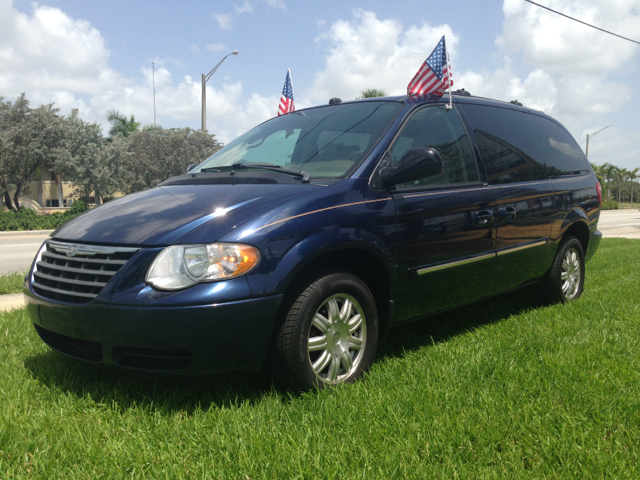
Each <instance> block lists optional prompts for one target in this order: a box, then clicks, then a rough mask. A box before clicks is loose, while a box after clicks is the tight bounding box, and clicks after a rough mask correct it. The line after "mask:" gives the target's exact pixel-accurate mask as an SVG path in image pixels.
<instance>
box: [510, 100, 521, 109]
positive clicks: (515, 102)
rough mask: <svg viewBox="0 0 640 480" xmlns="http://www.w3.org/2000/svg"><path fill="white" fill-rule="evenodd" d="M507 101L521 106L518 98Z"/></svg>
mask: <svg viewBox="0 0 640 480" xmlns="http://www.w3.org/2000/svg"><path fill="white" fill-rule="evenodd" d="M509 103H513V104H514V105H517V106H519V107H522V106H523V105H522V104H521V103H520V102H519V101H518V100H511V101H510V102H509Z"/></svg>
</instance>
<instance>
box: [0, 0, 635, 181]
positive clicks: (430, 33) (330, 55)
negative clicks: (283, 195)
mask: <svg viewBox="0 0 640 480" xmlns="http://www.w3.org/2000/svg"><path fill="white" fill-rule="evenodd" d="M537 3H541V4H543V5H545V6H548V7H549V8H552V9H555V10H558V11H561V12H563V13H565V14H567V15H570V16H573V17H577V18H579V19H580V20H583V21H585V22H587V23H591V24H595V25H597V26H598V27H601V28H603V29H606V30H609V31H613V32H615V33H618V34H620V35H623V36H626V37H629V38H633V39H634V40H638V41H640V0H615V1H613V2H605V1H602V0H537ZM442 35H445V36H446V41H447V50H448V52H449V55H450V59H451V66H452V70H453V76H454V82H455V83H454V89H457V88H464V89H465V90H467V91H469V92H471V93H472V94H473V95H478V96H483V97H489V98H495V99H498V100H504V101H511V100H518V101H520V102H521V103H523V104H524V105H525V106H527V107H531V108H534V109H538V110H542V111H544V112H545V113H547V114H549V115H551V116H553V117H555V118H557V119H558V120H559V121H560V122H562V123H563V124H564V125H565V126H566V127H567V128H568V129H569V131H570V132H571V133H572V134H573V136H574V137H575V138H576V140H577V141H578V143H579V144H580V145H581V147H582V148H583V150H584V149H585V141H586V135H587V134H589V133H594V132H597V131H598V130H600V129H601V128H603V127H607V126H608V125H611V126H610V127H609V128H606V129H605V130H603V131H602V132H600V133H598V135H597V136H596V137H593V138H592V139H591V140H590V143H589V159H590V160H591V161H592V162H593V163H595V164H599V165H601V164H603V163H605V162H610V163H613V164H614V165H617V166H620V167H624V168H628V169H633V168H636V167H640V114H639V113H638V112H640V82H639V81H638V80H639V75H640V45H637V44H634V43H632V42H628V41H625V40H622V39H620V38H617V37H614V36H611V35H607V34H605V33H603V32H600V31H598V30H595V29H592V28H589V27H587V26H584V25H581V24H579V23H576V22H573V21H571V20H568V19H566V18H564V17H561V16H558V15H554V14H552V13H550V12H548V11H546V10H544V9H541V8H539V7H537V6H535V5H532V4H530V3H527V2H526V1H525V0H503V1H497V0H496V1H492V0H485V1H483V2H478V1H477V0H449V1H447V2H442V1H435V0H422V1H419V0H396V1H394V2H389V1H388V0H384V1H378V0H369V1H367V2H357V1H353V0H341V1H335V0H324V1H322V2H302V1H297V2H294V1H293V0H238V1H231V2H226V1H219V0H214V1H211V0H210V1H200V0H189V1H181V2H177V1H168V0H154V1H151V0H135V1H131V0H109V1H106V0H104V1H103V0H92V1H86V0H42V1H40V2H37V3H36V2H32V1H27V0H0V97H4V99H5V100H10V101H13V100H15V98H16V97H17V96H18V95H20V94H21V93H22V92H25V93H26V95H27V98H28V99H29V100H30V101H31V103H32V106H37V105H39V104H41V103H45V104H47V103H54V104H55V105H56V106H57V107H59V108H60V110H61V113H63V114H65V115H66V114H68V113H69V112H71V110H72V109H74V108H77V109H78V110H79V113H80V116H81V117H82V118H83V119H85V120H87V121H95V122H98V123H100V124H102V125H103V127H106V126H107V122H106V114H107V112H108V111H109V110H118V111H120V112H122V113H124V114H126V115H132V114H133V115H135V118H136V120H137V121H140V122H142V123H143V124H152V123H153V122H154V109H153V81H154V78H153V77H154V73H153V70H152V63H153V65H154V68H155V98H156V102H155V104H156V121H157V123H158V124H160V125H162V126H163V127H165V128H172V127H191V128H194V129H197V128H200V126H201V76H202V74H203V73H204V74H206V73H208V72H209V71H210V70H211V69H212V68H213V67H214V66H215V65H216V64H217V63H218V62H219V61H220V60H221V59H222V58H223V57H224V56H225V55H227V54H229V53H231V52H232V51H233V50H238V51H239V54H238V55H237V56H230V57H228V58H227V59H226V60H225V61H224V62H223V64H222V65H221V66H220V68H219V69H218V70H217V71H216V73H215V74H214V75H213V76H212V77H211V79H210V80H209V82H208V83H207V129H208V130H209V132H211V133H214V134H215V135H216V136H217V138H218V139H219V140H220V141H222V142H225V143H226V142H229V141H231V140H233V139H234V138H235V137H236V136H238V135H240V134H242V133H243V132H245V131H247V130H248V129H250V128H252V127H253V126H255V125H257V124H259V123H261V122H263V121H264V120H266V119H268V118H271V117H273V116H275V115H276V112H277V107H278V102H279V98H280V93H281V91H282V87H283V84H284V80H285V76H286V72H287V69H291V77H292V83H293V90H294V97H295V101H296V107H297V108H298V109H300V108H304V107H309V106H314V105H320V104H326V103H327V102H328V101H329V99H330V98H332V97H340V98H342V99H343V100H348V99H354V98H356V97H358V96H360V92H361V91H362V90H364V89H367V88H381V89H384V90H385V91H386V92H388V93H389V94H391V95H403V94H405V93H406V88H407V84H408V83H409V81H410V80H411V79H412V78H413V75H414V74H415V73H416V71H417V70H418V69H419V68H420V66H421V64H422V63H423V62H424V61H425V59H426V58H427V56H428V55H429V54H430V53H431V51H432V50H433V49H434V48H435V46H436V44H437V43H438V41H439V39H440V38H441V37H442Z"/></svg>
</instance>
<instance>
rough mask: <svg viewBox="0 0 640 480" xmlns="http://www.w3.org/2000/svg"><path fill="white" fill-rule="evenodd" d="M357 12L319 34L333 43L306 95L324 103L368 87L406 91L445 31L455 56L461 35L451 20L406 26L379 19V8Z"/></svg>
mask: <svg viewBox="0 0 640 480" xmlns="http://www.w3.org/2000/svg"><path fill="white" fill-rule="evenodd" d="M353 14H354V20H353V21H346V20H340V21H337V22H335V23H333V24H332V25H331V27H330V28H329V30H328V31H327V32H326V33H323V34H322V35H320V36H319V37H318V38H317V39H316V40H317V41H318V42H320V43H323V42H327V43H329V45H330V49H329V53H328V55H327V57H326V63H325V68H324V70H323V71H321V72H318V73H317V74H316V78H315V81H314V83H313V86H312V87H311V90H310V92H308V93H307V95H306V98H305V99H306V100H307V101H311V102H316V103H318V102H322V103H324V102H326V101H327V100H328V99H329V98H331V97H336V96H337V97H341V98H343V99H353V98H355V97H358V96H359V95H360V92H361V91H362V90H364V89H366V88H382V89H384V90H386V91H387V92H388V93H390V94H392V95H404V94H406V88H407V84H408V83H409V81H410V80H411V79H412V78H413V76H414V75H415V73H416V72H417V71H418V69H419V68H420V66H421V65H422V63H423V62H424V61H425V59H426V58H427V57H428V56H429V54H430V53H431V52H432V51H433V49H434V48H435V46H436V45H437V43H438V41H439V40H440V38H441V37H442V35H446V37H447V49H448V51H449V52H450V54H451V56H453V57H454V58H455V52H456V48H457V45H458V41H459V37H458V35H456V34H454V33H453V31H452V30H451V27H449V25H447V24H443V25H438V26H432V25H429V24H427V23H425V24H423V25H422V26H421V27H416V26H411V27H409V28H408V29H407V30H404V31H403V27H402V23H401V22H400V21H399V20H395V19H388V20H379V19H378V18H377V16H376V14H375V13H374V12H370V11H365V10H361V9H358V10H354V12H353ZM453 68H454V75H455V66H454V67H453ZM454 78H455V77H454Z"/></svg>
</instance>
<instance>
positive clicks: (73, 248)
mask: <svg viewBox="0 0 640 480" xmlns="http://www.w3.org/2000/svg"><path fill="white" fill-rule="evenodd" d="M77 251H78V247H77V246H76V245H71V246H70V247H69V249H68V250H67V257H73V256H74V255H75V254H76V252H77Z"/></svg>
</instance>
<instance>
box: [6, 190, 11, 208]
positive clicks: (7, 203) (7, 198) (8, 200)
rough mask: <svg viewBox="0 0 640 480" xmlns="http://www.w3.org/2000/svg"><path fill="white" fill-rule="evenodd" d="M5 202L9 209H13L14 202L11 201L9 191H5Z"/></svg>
mask: <svg viewBox="0 0 640 480" xmlns="http://www.w3.org/2000/svg"><path fill="white" fill-rule="evenodd" d="M4 204H5V206H6V207H7V208H8V209H9V210H13V204H12V203H11V195H9V191H8V190H5V191H4Z"/></svg>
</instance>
